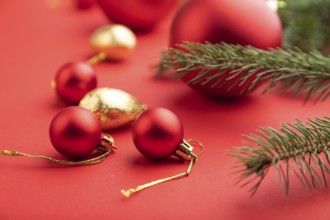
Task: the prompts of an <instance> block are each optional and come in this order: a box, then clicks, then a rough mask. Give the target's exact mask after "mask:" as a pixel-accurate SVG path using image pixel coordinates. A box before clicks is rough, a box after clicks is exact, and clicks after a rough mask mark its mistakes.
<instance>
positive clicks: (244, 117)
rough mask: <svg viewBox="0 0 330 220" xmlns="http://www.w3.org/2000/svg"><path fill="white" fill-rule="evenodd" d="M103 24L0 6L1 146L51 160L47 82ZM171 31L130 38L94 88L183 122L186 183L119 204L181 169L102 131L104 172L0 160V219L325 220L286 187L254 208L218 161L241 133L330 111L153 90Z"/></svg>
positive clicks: (315, 196) (272, 188)
mask: <svg viewBox="0 0 330 220" xmlns="http://www.w3.org/2000/svg"><path fill="white" fill-rule="evenodd" d="M106 22H107V21H106V19H105V17H104V16H103V15H102V14H101V13H100V11H99V10H98V9H97V8H96V7H95V8H93V9H92V10H89V11H74V10H61V11H57V12H54V11H51V10H49V9H47V7H46V5H45V1H44V0H31V1H17V0H16V1H13V0H1V1H0V27H1V35H0V36H1V38H0V39H1V40H0V48H1V50H0V54H1V59H0V74H1V80H0V100H1V103H0V109H1V118H0V130H1V132H0V146H1V148H6V149H12V150H20V151H24V152H28V153H35V154H41V155H47V156H53V157H59V154H58V153H57V152H56V151H55V150H54V149H53V147H52V146H51V143H50V141H49V138H48V128H49V123H50V121H51V119H52V118H53V116H54V115H55V114H56V113H57V112H58V111H59V110H60V109H62V108H63V105H60V104H58V103H57V102H56V99H55V96H54V92H53V90H52V89H51V87H50V81H51V80H52V78H53V76H54V74H55V73H56V71H57V70H58V68H59V67H60V66H61V65H63V64H64V63H66V62H69V61H76V60H80V59H83V58H84V57H86V56H88V55H90V53H91V51H90V49H89V48H88V45H87V42H88V37H89V34H90V33H91V31H93V30H94V29H95V28H97V27H99V26H100V25H102V24H105V23H106ZM168 29H169V23H168V22H164V23H162V25H160V26H159V27H158V28H157V29H155V30H154V31H153V32H151V33H149V34H144V35H139V36H138V46H137V48H136V51H135V52H134V54H133V55H132V56H131V57H130V59H129V60H127V61H125V62H123V63H103V64H100V65H97V66H95V68H96V71H97V72H98V77H99V78H98V80H99V82H100V86H111V87H115V88H118V89H122V90H125V91H127V92H129V93H131V94H134V95H135V96H136V97H137V98H138V99H140V100H142V101H143V102H145V103H146V104H148V105H149V106H155V107H166V108H169V109H171V110H172V111H174V112H175V113H176V114H177V115H178V116H179V117H180V119H181V120H182V123H183V125H184V128H185V137H186V138H195V139H198V140H200V141H201V142H203V144H204V145H205V152H204V154H203V155H202V156H201V157H200V160H199V161H198V163H197V165H196V167H195V169H194V170H193V172H192V174H191V175H190V176H189V177H187V178H183V179H181V180H176V181H172V182H169V183H165V184H163V185H159V186H155V187H153V188H150V189H147V190H145V191H143V192H140V193H137V194H136V195H134V196H132V197H131V198H129V199H127V198H124V197H123V196H122V195H121V193H120V190H121V189H123V188H128V187H132V186H136V185H139V184H142V183H145V182H148V181H151V180H155V179H158V178H162V177H166V176H169V175H172V174H177V173H179V172H181V171H184V170H185V169H186V168H187V164H182V163H176V162H175V161H173V160H169V161H163V162H159V163H156V162H154V161H149V160H147V159H145V158H144V156H142V155H141V154H140V153H139V152H138V151H137V150H136V149H135V147H134V145H133V142H132V138H131V131H130V128H125V129H120V130H117V131H113V132H110V133H111V135H113V137H114V138H115V142H116V145H117V146H118V150H117V152H116V153H114V154H112V155H110V156H109V157H108V158H107V159H106V160H105V161H104V162H103V163H101V164H98V165H93V166H84V167H59V166H55V165H52V164H49V163H47V162H45V161H42V160H37V159H30V158H13V157H6V156H1V157H0V219H5V220H7V219H11V220H14V219H27V218H30V219H158V220H161V219H284V220H285V219H328V218H329V214H330V211H329V209H328V207H329V205H330V195H329V193H328V191H327V190H325V189H323V188H322V189H320V190H317V191H313V192H308V191H305V190H304V189H303V188H302V187H301V186H300V183H298V181H297V180H296V179H294V178H293V177H292V178H291V183H290V184H291V191H290V195H289V196H288V197H286V196H285V194H284V190H283V188H281V187H279V184H278V178H277V177H276V176H273V175H272V173H269V176H268V178H267V179H266V180H265V182H264V184H263V185H262V186H261V188H260V190H259V191H258V193H257V194H256V195H255V197H253V198H250V196H249V193H248V192H247V191H248V190H247V188H243V189H240V188H239V186H235V185H234V184H233V183H234V182H235V179H236V177H237V176H235V175H233V174H232V173H231V172H232V170H231V166H232V158H230V157H229V156H228V155H227V151H228V150H229V149H230V148H231V147H233V146H238V145H240V144H241V143H242V140H243V138H242V134H246V133H251V132H254V131H255V129H257V128H258V127H260V126H268V125H270V126H274V127H279V126H280V124H281V123H282V122H289V121H293V120H294V119H295V118H299V119H301V120H305V119H306V117H322V116H325V115H329V108H330V101H329V100H327V101H326V102H324V103H318V104H317V105H313V104H312V103H308V104H306V105H303V100H302V99H292V98H289V97H287V96H285V95H275V94H271V95H265V96H262V95H259V94H258V93H256V94H255V95H253V96H251V97H250V98H247V99H244V100H241V101H236V102H227V103H221V102H214V101H211V100H208V99H206V98H204V97H202V96H200V95H199V94H197V93H194V92H193V91H191V89H190V88H188V87H187V86H185V85H183V84H182V83H179V82H172V81H160V80H154V79H152V76H153V73H154V72H153V70H151V69H150V67H151V66H152V65H154V64H156V63H157V60H158V59H159V54H160V51H161V50H163V49H164V48H165V47H166V45H167V42H168Z"/></svg>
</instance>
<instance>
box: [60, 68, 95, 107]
mask: <svg viewBox="0 0 330 220" xmlns="http://www.w3.org/2000/svg"><path fill="white" fill-rule="evenodd" d="M54 82H55V89H56V93H57V95H58V96H59V97H60V98H62V99H63V100H65V101H67V102H69V103H72V104H78V103H79V101H80V100H81V99H82V98H83V97H84V96H85V95H86V93H88V92H89V91H91V90H93V89H95V88H96V86H97V79H96V73H95V71H94V69H93V68H92V66H90V65H89V64H87V63H84V62H72V63H67V64H65V65H64V66H62V67H61V68H60V69H59V71H58V72H57V73H56V76H55V80H54Z"/></svg>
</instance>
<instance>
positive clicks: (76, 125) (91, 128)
mask: <svg viewBox="0 0 330 220" xmlns="http://www.w3.org/2000/svg"><path fill="white" fill-rule="evenodd" d="M101 134H102V132H101V126H100V124H99V121H98V119H97V118H96V117H95V115H94V114H93V113H91V112H90V111H89V110H87V109H85V108H81V107H77V106H72V107H68V108H65V109H64V110H62V111H60V112H58V113H57V114H56V115H55V117H54V118H53V120H52V122H51V124H50V128H49V137H50V140H51V142H52V144H53V146H54V148H55V149H56V150H57V151H58V152H59V153H60V154H62V155H64V156H66V157H68V158H83V157H87V156H88V155H90V154H91V152H92V151H94V150H95V149H96V148H97V146H98V145H99V144H100V142H101Z"/></svg>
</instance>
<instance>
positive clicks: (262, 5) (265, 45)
mask: <svg viewBox="0 0 330 220" xmlns="http://www.w3.org/2000/svg"><path fill="white" fill-rule="evenodd" d="M183 41H190V42H200V43H204V42H206V41H207V42H211V43H221V42H226V43H229V44H240V45H243V46H246V45H251V46H254V47H256V48H259V49H264V50H267V49H269V48H276V47H280V46H281V43H282V26H281V21H280V18H279V16H278V15H277V14H276V12H274V11H273V10H271V9H270V7H269V6H268V5H267V2H266V1H265V0H244V1H238V0H234V1H233V0H221V1H219V0H193V1H187V3H186V4H185V5H184V6H183V7H182V8H180V9H179V10H178V12H177V14H176V15H175V17H174V19H173V22H172V26H171V33H170V46H171V47H177V46H176V45H177V44H181V43H182V42H183ZM200 71H201V70H196V71H192V72H191V73H189V74H188V75H187V77H185V78H184V79H183V80H184V81H185V82H188V81H189V80H190V79H191V78H192V77H193V76H195V75H196V74H198V72H200ZM212 74H213V73H210V74H209V75H207V76H210V75H212ZM207 76H204V77H207ZM228 76H229V75H228ZM227 78H228V77H224V78H223V80H220V82H218V85H220V84H222V83H224V82H225V80H226V79H227ZM217 81H219V79H218V78H215V79H213V80H211V81H210V82H208V83H207V84H205V85H201V84H200V83H197V84H190V86H191V87H192V88H193V89H195V90H197V91H198V92H200V93H202V94H205V95H207V96H212V97H220V98H221V97H237V96H240V95H242V94H240V93H241V90H242V88H243V87H244V86H246V84H245V85H242V86H239V85H235V86H234V87H233V89H231V90H229V91H228V88H229V87H230V86H231V83H228V84H227V87H226V86H224V87H220V88H218V87H216V86H215V87H213V86H212V85H213V84H214V83H215V82H217ZM250 83H251V82H250ZM243 94H245V93H243Z"/></svg>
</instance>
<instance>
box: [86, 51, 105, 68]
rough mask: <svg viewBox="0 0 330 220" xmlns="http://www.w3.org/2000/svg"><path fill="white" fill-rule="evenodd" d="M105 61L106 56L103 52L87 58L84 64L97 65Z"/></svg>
mask: <svg viewBox="0 0 330 220" xmlns="http://www.w3.org/2000/svg"><path fill="white" fill-rule="evenodd" d="M105 59H107V55H106V53H104V52H100V53H97V54H95V55H94V56H92V57H91V58H89V59H88V60H87V61H86V63H88V64H90V65H94V64H97V63H99V62H102V61H103V60H105Z"/></svg>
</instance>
